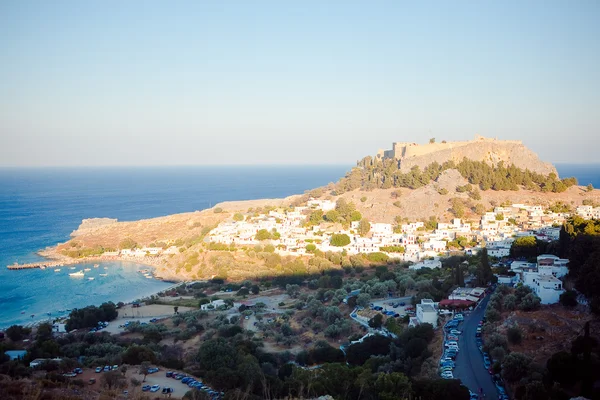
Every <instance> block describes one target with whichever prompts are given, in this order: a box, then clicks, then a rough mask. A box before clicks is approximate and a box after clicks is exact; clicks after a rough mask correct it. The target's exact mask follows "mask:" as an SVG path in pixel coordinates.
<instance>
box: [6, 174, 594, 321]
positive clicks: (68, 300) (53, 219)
mask: <svg viewBox="0 0 600 400" xmlns="http://www.w3.org/2000/svg"><path fill="white" fill-rule="evenodd" d="M557 168H558V172H559V174H560V176H561V177H564V176H575V177H577V178H578V179H579V182H580V184H584V185H587V184H588V183H592V184H593V185H594V187H596V188H600V165H566V164H564V165H558V166H557ZM348 169H349V166H302V167H288V166H286V167H193V168H175V167H173V168H102V169H96V168H83V169H62V168H50V169H0V327H6V326H9V325H12V324H15V323H28V322H32V321H37V320H40V319H45V318H48V316H47V313H48V312H50V313H51V315H52V316H56V315H58V314H59V312H60V310H67V309H70V308H76V307H82V306H86V305H91V304H95V305H98V304H100V303H102V302H104V301H108V300H112V301H115V302H118V301H131V300H134V299H136V298H140V297H142V296H145V295H148V294H150V293H154V292H156V291H159V290H161V289H164V288H166V287H167V286H168V285H169V284H168V283H165V282H161V281H158V280H154V279H146V278H144V277H143V276H142V274H140V273H138V272H136V271H137V270H138V269H140V268H145V267H141V266H136V265H132V264H126V263H117V262H114V263H103V264H101V266H100V268H97V269H95V268H93V266H92V265H84V264H81V265H78V266H77V267H76V269H77V270H79V269H83V268H91V271H90V272H87V273H86V276H87V277H94V278H95V279H94V280H93V281H90V280H88V279H86V278H83V279H81V278H70V277H69V276H68V273H69V272H74V270H71V269H69V267H62V268H61V271H60V272H54V270H53V269H49V270H48V269H46V270H37V269H36V270H29V271H9V270H7V269H6V268H5V266H6V265H9V264H12V263H14V262H15V261H18V262H27V261H35V260H38V259H39V257H38V256H37V255H36V254H35V252H36V251H37V250H39V249H42V248H44V247H47V246H52V245H55V244H56V243H58V242H63V241H65V240H67V239H68V238H69V234H70V233H71V232H72V231H73V230H74V229H76V228H77V226H78V225H79V223H80V222H81V220H82V219H84V218H93V217H110V218H118V219H119V220H121V221H127V220H137V219H142V218H152V217H157V216H161V215H168V214H174V213H180V212H187V211H194V210H201V209H204V208H207V207H209V206H211V205H214V204H215V203H217V202H220V201H225V200H244V199H258V198H275V197H284V196H288V195H291V194H296V193H302V192H303V191H304V190H307V189H311V188H314V187H317V186H322V185H325V184H327V183H329V182H334V181H336V180H337V179H339V177H341V176H343V175H344V173H345V172H346V171H347V170H348ZM105 267H106V268H107V269H105ZM101 273H107V276H106V277H101V276H99V274H101ZM31 314H34V317H33V318H31Z"/></svg>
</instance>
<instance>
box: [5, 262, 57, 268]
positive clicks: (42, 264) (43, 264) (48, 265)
mask: <svg viewBox="0 0 600 400" xmlns="http://www.w3.org/2000/svg"><path fill="white" fill-rule="evenodd" d="M63 265H64V263H63V262H60V261H54V262H48V261H42V262H36V263H29V264H17V263H14V264H12V265H7V266H6V268H8V269H33V268H40V269H46V268H56V267H62V266H63Z"/></svg>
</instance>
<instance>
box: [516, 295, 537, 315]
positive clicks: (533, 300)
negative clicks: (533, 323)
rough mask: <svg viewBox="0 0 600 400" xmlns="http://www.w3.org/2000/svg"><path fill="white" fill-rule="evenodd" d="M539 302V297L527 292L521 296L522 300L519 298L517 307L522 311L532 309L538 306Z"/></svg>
mask: <svg viewBox="0 0 600 400" xmlns="http://www.w3.org/2000/svg"><path fill="white" fill-rule="evenodd" d="M540 304H541V299H540V298H539V297H537V296H536V295H535V294H533V293H529V294H528V295H527V296H525V297H523V300H521V303H520V304H519V309H521V310H523V311H534V310H537V309H538V308H540Z"/></svg>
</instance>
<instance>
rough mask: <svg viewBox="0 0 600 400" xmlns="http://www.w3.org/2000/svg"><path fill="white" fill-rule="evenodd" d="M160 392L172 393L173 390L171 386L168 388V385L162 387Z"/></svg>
mask: <svg viewBox="0 0 600 400" xmlns="http://www.w3.org/2000/svg"><path fill="white" fill-rule="evenodd" d="M162 392H163V394H167V393H173V392H174V390H173V388H170V387H164V388H163V390H162Z"/></svg>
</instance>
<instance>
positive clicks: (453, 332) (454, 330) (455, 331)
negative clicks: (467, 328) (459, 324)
mask: <svg viewBox="0 0 600 400" xmlns="http://www.w3.org/2000/svg"><path fill="white" fill-rule="evenodd" d="M461 333H462V332H461V331H459V330H458V329H452V330H450V334H452V335H460V334H461Z"/></svg>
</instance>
